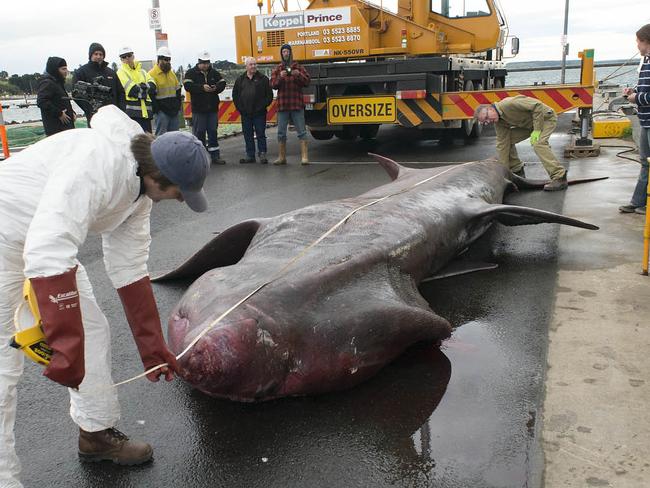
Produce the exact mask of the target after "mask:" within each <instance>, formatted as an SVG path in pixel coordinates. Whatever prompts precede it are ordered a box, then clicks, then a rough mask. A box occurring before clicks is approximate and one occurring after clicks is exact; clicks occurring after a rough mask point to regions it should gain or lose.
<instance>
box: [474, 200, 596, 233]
mask: <svg viewBox="0 0 650 488" xmlns="http://www.w3.org/2000/svg"><path fill="white" fill-rule="evenodd" d="M476 217H479V218H485V217H488V218H493V219H494V220H497V221H498V222H500V223H502V224H503V225H532V224H544V223H552V224H564V225H571V226H573V227H581V228H583V229H590V230H598V227H597V226H595V225H593V224H588V223H587V222H582V221H581V220H577V219H572V218H571V217H566V216H564V215H560V214H556V213H553V212H547V211H546V210H540V209H537V208H530V207H519V206H516V205H499V204H494V205H488V206H487V207H484V208H483V209H482V210H481V211H480V212H479V213H478V214H477V215H476Z"/></svg>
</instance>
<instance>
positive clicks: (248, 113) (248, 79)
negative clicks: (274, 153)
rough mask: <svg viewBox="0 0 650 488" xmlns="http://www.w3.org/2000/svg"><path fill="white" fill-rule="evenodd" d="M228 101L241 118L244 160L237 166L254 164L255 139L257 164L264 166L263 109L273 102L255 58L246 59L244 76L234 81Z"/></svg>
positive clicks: (264, 126)
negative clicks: (257, 155) (244, 148)
mask: <svg viewBox="0 0 650 488" xmlns="http://www.w3.org/2000/svg"><path fill="white" fill-rule="evenodd" d="M232 99H233V101H234V102H235V107H237V110H238V111H239V113H240V114H241V125H242V132H243V133H244V140H245V141H246V158H244V159H240V160H239V162H240V163H254V162H255V139H254V137H253V132H254V133H255V134H256V135H257V149H258V153H259V157H260V163H262V164H266V163H268V162H269V161H268V159H266V107H268V106H269V105H271V102H272V101H273V90H271V84H270V83H269V79H268V78H267V77H266V76H264V75H263V74H262V73H260V72H259V71H257V62H256V61H255V58H246V73H243V74H242V75H241V76H240V77H239V78H237V80H236V81H235V86H234V87H233V89H232Z"/></svg>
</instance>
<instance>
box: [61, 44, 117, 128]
mask: <svg viewBox="0 0 650 488" xmlns="http://www.w3.org/2000/svg"><path fill="white" fill-rule="evenodd" d="M105 57H106V51H105V50H104V46H102V45H101V44H100V43H98V42H93V43H92V44H91V45H90V47H89V48H88V62H87V63H86V64H84V65H83V66H81V67H80V68H78V69H77V70H75V72H74V76H73V77H72V84H73V85H74V84H75V83H76V82H77V81H83V82H85V83H91V84H92V83H93V82H95V81H96V82H97V83H99V84H101V85H104V86H106V87H108V88H110V89H111V101H107V102H105V103H104V104H103V106H106V105H111V104H112V105H115V106H116V107H118V108H119V109H120V110H122V111H126V100H125V95H124V87H123V86H122V83H120V80H119V79H118V77H117V74H116V73H115V71H113V70H112V69H111V68H109V67H108V63H107V62H106V61H104V58H105ZM75 102H77V105H79V107H81V110H83V111H84V114H86V121H87V122H88V127H90V119H91V118H92V116H93V108H92V106H91V105H90V103H88V102H87V101H84V100H75Z"/></svg>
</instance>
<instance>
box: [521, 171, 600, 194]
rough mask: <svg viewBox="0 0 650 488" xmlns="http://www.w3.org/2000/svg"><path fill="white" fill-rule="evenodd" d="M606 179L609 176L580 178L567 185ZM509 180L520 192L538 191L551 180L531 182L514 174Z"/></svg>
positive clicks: (570, 181) (531, 180)
mask: <svg viewBox="0 0 650 488" xmlns="http://www.w3.org/2000/svg"><path fill="white" fill-rule="evenodd" d="M608 178H609V176H599V177H597V178H580V179H577V180H569V181H568V182H567V183H568V184H569V186H571V185H580V184H582V183H591V182H592V181H600V180H606V179H608ZM509 179H510V181H512V182H513V183H514V184H515V185H516V186H517V188H518V189H520V190H539V189H541V188H544V185H546V184H547V183H550V182H551V180H533V179H530V178H522V177H521V176H517V175H516V174H511V175H510V178H509Z"/></svg>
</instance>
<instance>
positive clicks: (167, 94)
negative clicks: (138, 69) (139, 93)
mask: <svg viewBox="0 0 650 488" xmlns="http://www.w3.org/2000/svg"><path fill="white" fill-rule="evenodd" d="M149 74H150V75H151V77H152V78H153V81H154V82H155V83H156V96H155V100H154V109H155V111H156V112H158V111H160V112H164V113H165V114H167V115H169V116H170V117H173V116H176V115H178V112H179V111H180V109H181V84H180V83H179V82H178V78H177V76H176V73H174V70H169V71H168V72H167V73H164V72H163V70H161V69H160V66H158V65H155V66H154V67H153V68H152V69H151V70H149Z"/></svg>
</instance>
